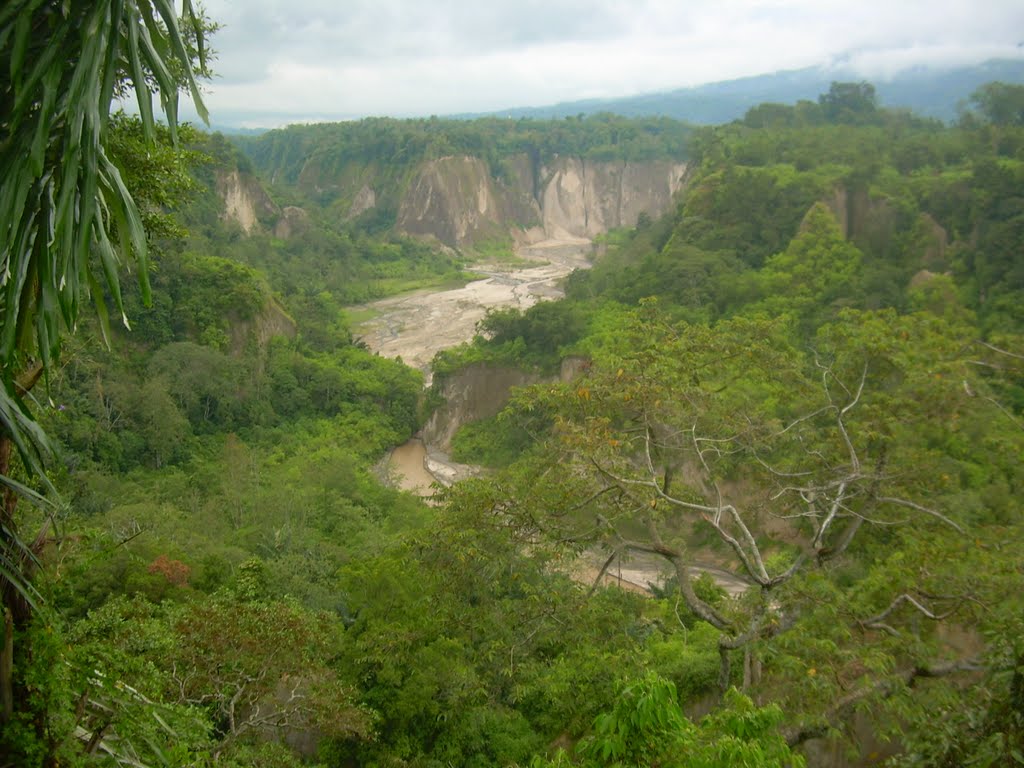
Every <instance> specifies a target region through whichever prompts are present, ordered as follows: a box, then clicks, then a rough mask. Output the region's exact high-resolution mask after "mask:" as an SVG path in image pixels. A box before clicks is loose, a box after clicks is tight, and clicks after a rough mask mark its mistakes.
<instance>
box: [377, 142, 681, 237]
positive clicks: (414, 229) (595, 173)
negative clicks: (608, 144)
mask: <svg viewBox="0 0 1024 768" xmlns="http://www.w3.org/2000/svg"><path fill="white" fill-rule="evenodd" d="M685 171H686V165H685V164H683V163H672V162H669V161H653V162H647V163H627V162H621V161H620V162H592V161H587V160H584V159H581V158H577V157H567V158H560V159H557V160H556V161H554V162H552V163H551V164H550V165H549V166H545V167H543V168H535V167H534V166H533V165H532V164H531V163H530V161H529V159H528V158H527V157H526V156H525V155H522V156H518V157H514V158H512V159H511V160H510V161H508V162H506V163H505V168H504V173H503V174H502V176H501V178H500V179H496V178H494V177H493V176H492V175H491V172H490V169H489V168H488V167H487V164H486V163H484V161H483V160H481V159H479V158H475V157H445V158H440V159H438V160H432V161H430V162H428V163H426V164H425V165H424V166H423V167H422V168H421V169H420V171H419V172H418V173H417V174H416V175H415V176H414V178H413V180H412V182H411V183H410V185H409V187H408V189H407V191H406V192H405V194H404V195H403V197H402V200H401V204H400V206H399V211H398V217H397V222H396V225H397V228H398V229H399V231H402V232H404V233H406V234H410V235H420V236H430V237H434V238H436V239H437V240H439V241H441V242H442V243H445V244H447V245H451V246H456V247H458V246H462V245H467V244H470V243H473V242H478V241H479V240H481V239H486V238H488V237H495V236H507V235H508V234H510V233H511V234H512V235H513V237H514V238H515V239H516V241H517V242H520V243H533V242H540V241H541V240H551V239H559V240H567V239H569V240H571V239H590V238H592V237H594V236H595V235H598V234H601V233H602V232H606V231H608V229H610V228H612V227H621V226H634V225H635V224H636V221H637V218H638V217H639V215H640V214H641V213H647V214H648V215H650V216H652V217H655V216H658V215H660V214H662V213H664V212H665V211H666V210H668V208H669V207H670V206H671V205H672V198H673V196H674V195H675V193H676V192H678V191H679V189H680V188H681V186H682V183H683V177H684V174H685Z"/></svg>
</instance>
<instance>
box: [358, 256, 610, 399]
mask: <svg viewBox="0 0 1024 768" xmlns="http://www.w3.org/2000/svg"><path fill="white" fill-rule="evenodd" d="M590 251H591V244H590V241H589V240H547V241H544V242H541V243H538V244H536V245H532V246H526V247H523V248H520V249H518V251H517V252H516V255H517V256H518V257H520V258H521V259H526V260H529V261H532V262H535V264H536V265H535V266H522V267H515V268H502V267H500V266H495V265H488V264H478V265H476V266H474V267H472V270H473V271H474V272H476V273H478V274H480V275H482V277H481V279H480V280H474V281H473V282H471V283H469V284H467V285H465V286H463V287H462V288H455V289H451V290H443V291H431V290H422V291H415V292H413V293H407V294H403V295H401V296H391V297H388V298H386V299H381V300H379V301H375V302H372V303H370V304H364V305H362V306H360V307H353V310H354V312H357V313H362V312H364V311H367V310H369V311H371V312H372V313H373V314H374V317H373V319H372V320H368V321H366V322H364V323H361V324H360V325H359V326H358V327H357V328H356V329H355V333H356V335H357V336H358V337H359V338H361V339H362V340H363V341H364V342H365V343H366V345H367V346H368V347H369V348H370V349H372V350H373V351H374V352H378V353H380V354H381V355H384V356H385V357H400V358H401V359H402V361H403V362H405V364H406V365H409V366H412V367H413V368H418V369H419V370H421V371H423V373H424V375H425V376H426V377H427V378H428V382H427V383H428V384H429V377H430V361H431V360H433V359H434V355H435V354H437V353H438V352H440V351H441V350H442V349H448V348H449V347H454V346H457V345H459V344H461V343H462V342H464V341H469V340H470V339H472V338H473V334H474V333H475V332H476V324H477V323H478V322H479V321H480V320H481V319H482V318H483V316H484V314H485V313H486V312H487V310H488V309H501V308H504V307H516V308H518V309H527V308H529V307H532V306H533V305H534V304H536V303H537V302H538V301H541V300H542V299H556V298H559V297H560V296H561V295H562V290H561V288H560V287H559V282H560V281H561V280H562V278H564V277H565V276H566V275H568V274H569V273H570V272H572V271H573V270H574V269H583V268H586V267H589V266H590V262H589V261H588V256H589V255H590Z"/></svg>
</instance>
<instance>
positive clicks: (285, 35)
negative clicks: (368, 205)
mask: <svg viewBox="0 0 1024 768" xmlns="http://www.w3.org/2000/svg"><path fill="white" fill-rule="evenodd" d="M203 5H204V6H205V8H206V10H207V12H208V14H209V16H210V17H211V18H212V19H213V20H215V21H217V22H219V23H220V24H222V25H223V28H222V29H221V30H220V31H219V32H217V34H216V35H215V37H214V39H213V41H212V45H213V47H214V49H216V51H217V59H216V61H215V63H214V68H215V70H216V72H217V76H216V77H215V79H214V80H213V82H212V83H211V84H210V85H209V86H208V94H207V99H206V101H207V106H208V107H209V109H210V112H211V118H212V121H213V122H214V123H220V124H239V123H244V122H248V123H251V124H254V125H260V126H273V125H280V124H284V123H288V122H299V121H308V120H338V119H346V118H356V117H365V116H370V115H390V116H395V117H408V116H426V115H431V114H436V115H444V114H451V113H458V112H484V111H493V110H499V109H503V108H506V107H521V106H540V105H547V104H553V103H556V102H559V101H572V100H577V99H584V98H604V97H615V96H625V95H633V94H637V93H646V92H651V91H658V90H668V89H673V88H680V87H685V86H690V85H698V84H702V83H708V82H715V81H719V80H729V79H733V78H736V77H743V76H746V75H754V74H761V73H766V72H775V71H778V70H782V69H796V68H800V67H807V66H815V65H823V66H829V65H832V64H834V63H836V62H837V61H840V60H842V61H843V62H844V63H846V64H850V65H853V66H854V67H855V68H856V70H857V71H858V72H860V73H861V74H862V75H863V76H865V77H871V78H874V79H881V78H884V77H885V76H886V75H889V74H891V73H893V72H894V71H895V70H898V69H900V68H903V67H906V66H910V65H914V64H920V63H938V64H969V63H975V62H978V61H982V60H984V59H987V58H994V57H1014V58H1019V57H1021V56H1022V55H1024V48H1021V47H1020V44H1021V42H1022V40H1024V2H1022V0H287V2H284V1H280V0H204V2H203ZM191 114H193V113H190V112H188V111H187V110H186V115H185V116H186V117H187V116H189V115H191Z"/></svg>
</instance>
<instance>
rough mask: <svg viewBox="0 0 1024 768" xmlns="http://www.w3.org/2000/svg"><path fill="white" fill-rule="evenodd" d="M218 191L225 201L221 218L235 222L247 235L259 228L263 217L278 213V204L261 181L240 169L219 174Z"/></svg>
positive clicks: (264, 218) (273, 215) (268, 217)
mask: <svg viewBox="0 0 1024 768" xmlns="http://www.w3.org/2000/svg"><path fill="white" fill-rule="evenodd" d="M217 192H218V193H219V194H220V197H221V200H223V201H224V211H223V213H221V219H222V220H224V221H233V222H235V223H236V224H238V226H240V227H241V228H242V231H243V232H245V234H247V235H251V234H252V233H253V232H254V231H256V230H257V229H258V228H259V225H260V220H261V219H263V220H266V219H270V218H273V217H275V216H276V215H277V214H278V210H277V206H276V205H274V203H273V201H272V200H271V199H270V197H269V196H268V195H267V193H266V192H265V191H264V190H263V187H261V186H260V183H259V182H258V181H256V179H255V178H253V177H252V176H250V175H248V174H242V173H241V172H240V171H238V169H235V170H232V171H229V172H227V173H222V174H219V175H218V176H217Z"/></svg>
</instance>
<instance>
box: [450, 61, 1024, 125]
mask: <svg viewBox="0 0 1024 768" xmlns="http://www.w3.org/2000/svg"><path fill="white" fill-rule="evenodd" d="M837 80H838V81H856V82H859V81H862V80H867V81H869V82H871V83H872V84H873V85H874V86H875V90H876V92H877V94H878V98H879V102H880V103H881V105H882V106H884V107H891V108H904V109H909V110H911V111H912V112H915V113H916V114H918V115H921V116H922V117H934V118H938V119H940V120H944V121H950V120H954V119H955V118H956V116H957V107H958V105H960V104H961V103H964V102H965V101H966V100H967V99H968V98H969V97H970V95H971V93H973V92H974V91H975V90H976V89H977V88H978V87H979V86H981V85H983V84H984V83H988V82H991V81H993V80H1000V81H1002V82H1006V83H1024V58H1022V59H993V60H990V61H986V62H983V63H981V64H976V65H972V66H967V67H955V68H943V69H939V68H936V67H914V68H912V69H908V70H904V71H903V72H900V73H899V74H897V75H896V76H894V77H893V78H892V79H890V80H881V79H871V78H866V77H864V76H863V75H859V74H857V73H855V72H853V71H852V70H844V69H837V68H824V67H808V68H806V69H796V70H787V71H783V72H775V73H772V74H766V75H756V76H754V77H744V78H739V79H737V80H724V81H721V82H717V83H708V84H706V85H698V86H694V87H691V88H679V89H676V90H672V91H664V92H660V93H648V94H641V95H637V96H628V97H624V98H619V99H586V100H583V101H569V102H562V103H559V104H554V105H551V106H545V107H516V108H511V109H504V110H499V111H496V112H486V113H474V114H461V115H454V116H453V117H460V118H474V117H485V116H487V117H490V116H493V117H510V118H520V117H533V118H561V117H567V116H572V115H578V114H584V115H588V114H594V113H596V112H612V113H614V114H618V115H623V116H625V117H641V116H653V115H657V116H663V117H672V118H675V119H677V120H685V121H687V122H690V123H696V124H700V125H716V124H720V123H727V122H730V121H732V120H736V119H738V118H740V117H743V115H744V113H746V111H747V110H748V109H750V108H751V107H753V106H756V105H758V104H763V103H765V102H778V103H782V104H793V103H795V102H797V101H800V100H801V99H809V100H812V101H816V100H817V98H818V96H819V95H820V94H822V93H825V92H827V91H828V89H829V85H830V84H831V83H832V82H834V81H837Z"/></svg>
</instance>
